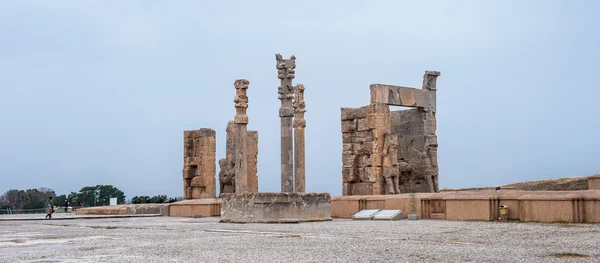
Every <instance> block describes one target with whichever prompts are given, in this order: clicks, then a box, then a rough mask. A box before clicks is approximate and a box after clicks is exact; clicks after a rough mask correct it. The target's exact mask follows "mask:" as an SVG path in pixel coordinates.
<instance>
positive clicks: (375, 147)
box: [341, 71, 440, 196]
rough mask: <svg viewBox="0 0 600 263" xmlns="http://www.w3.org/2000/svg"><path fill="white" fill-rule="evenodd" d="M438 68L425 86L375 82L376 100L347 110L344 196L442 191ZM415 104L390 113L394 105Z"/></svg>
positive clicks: (426, 78)
mask: <svg viewBox="0 0 600 263" xmlns="http://www.w3.org/2000/svg"><path fill="white" fill-rule="evenodd" d="M439 75H440V73H439V72H437V71H426V72H425V75H424V77H423V86H422V87H421V89H415V88H409V87H401V86H392V85H384V84H372V85H371V87H370V89H371V103H370V104H369V105H368V106H364V107H360V108H342V112H341V117H342V118H341V119H342V142H343V152H342V163H343V164H342V195H344V196H346V195H383V194H400V193H417V192H438V191H439V189H438V162H437V146H438V144H437V136H436V119H435V113H436V90H437V88H436V79H437V77H438V76H439ZM390 105H391V106H403V107H411V108H413V109H409V110H398V111H390V108H389V106H390Z"/></svg>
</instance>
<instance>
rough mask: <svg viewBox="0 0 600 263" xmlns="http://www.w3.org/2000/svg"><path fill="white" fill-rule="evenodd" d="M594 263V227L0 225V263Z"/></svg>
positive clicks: (183, 222) (598, 235) (213, 221)
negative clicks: (567, 261) (570, 262)
mask: <svg viewBox="0 0 600 263" xmlns="http://www.w3.org/2000/svg"><path fill="white" fill-rule="evenodd" d="M565 257H567V258H565ZM565 259H568V260H569V261H572V262H599V261H600V225H598V224H538V223H499V222H459V221H438V220H418V221H408V220H401V221H352V220H334V221H330V222H318V223H303V224H222V223H218V218H204V219H193V218H176V217H144V218H106V219H93V220H90V219H85V220H84V219H73V220H46V221H0V262H517V261H519V262H565Z"/></svg>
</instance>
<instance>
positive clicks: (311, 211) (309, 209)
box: [221, 193, 331, 223]
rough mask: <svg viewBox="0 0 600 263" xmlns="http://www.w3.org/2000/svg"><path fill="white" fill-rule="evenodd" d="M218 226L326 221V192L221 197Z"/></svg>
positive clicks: (249, 194)
mask: <svg viewBox="0 0 600 263" xmlns="http://www.w3.org/2000/svg"><path fill="white" fill-rule="evenodd" d="M221 199H222V201H223V207H222V213H221V222H222V223H299V222H314V221H330V220H331V212H330V203H331V196H330V195H329V193H242V194H223V195H222V196H221Z"/></svg>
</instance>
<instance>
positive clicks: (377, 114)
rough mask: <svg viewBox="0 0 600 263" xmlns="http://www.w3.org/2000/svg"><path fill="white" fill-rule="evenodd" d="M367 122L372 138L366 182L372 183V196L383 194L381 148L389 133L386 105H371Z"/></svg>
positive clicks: (388, 112) (389, 123)
mask: <svg viewBox="0 0 600 263" xmlns="http://www.w3.org/2000/svg"><path fill="white" fill-rule="evenodd" d="M367 121H368V125H369V128H370V130H371V133H372V136H373V143H372V145H371V147H372V151H371V152H372V155H371V158H370V161H371V166H370V167H368V168H369V171H368V172H367V176H368V181H369V182H372V183H373V194H374V195H382V194H385V188H384V185H385V181H384V177H383V149H384V148H383V147H384V146H385V135H386V134H388V133H390V132H391V127H390V126H391V121H390V108H389V107H388V105H386V104H381V103H376V104H374V103H372V104H370V105H369V107H368V108H367Z"/></svg>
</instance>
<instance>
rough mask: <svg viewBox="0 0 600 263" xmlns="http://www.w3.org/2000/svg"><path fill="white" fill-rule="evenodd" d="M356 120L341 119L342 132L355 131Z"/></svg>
mask: <svg viewBox="0 0 600 263" xmlns="http://www.w3.org/2000/svg"><path fill="white" fill-rule="evenodd" d="M355 131H356V120H347V121H342V132H355Z"/></svg>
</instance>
